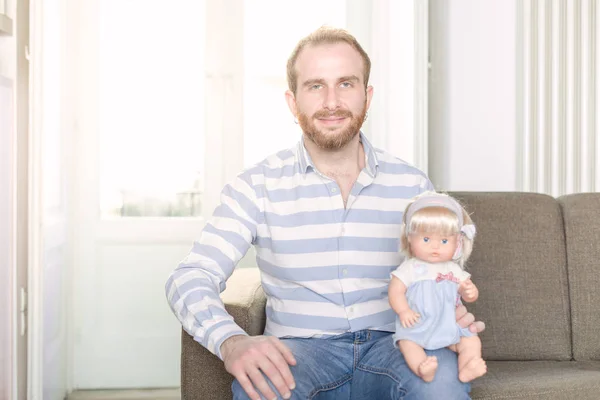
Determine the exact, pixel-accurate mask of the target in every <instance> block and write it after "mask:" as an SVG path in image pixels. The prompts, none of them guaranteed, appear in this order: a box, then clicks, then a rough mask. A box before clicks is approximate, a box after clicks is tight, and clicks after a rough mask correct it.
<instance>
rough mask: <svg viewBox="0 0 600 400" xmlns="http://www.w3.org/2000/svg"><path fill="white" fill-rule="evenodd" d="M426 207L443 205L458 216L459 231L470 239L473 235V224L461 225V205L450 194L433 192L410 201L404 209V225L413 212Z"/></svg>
mask: <svg viewBox="0 0 600 400" xmlns="http://www.w3.org/2000/svg"><path fill="white" fill-rule="evenodd" d="M428 207H443V208H445V209H448V210H450V211H452V212H453V213H454V214H456V217H457V218H458V225H459V229H460V232H461V233H463V234H464V235H465V236H466V237H468V238H469V239H471V240H472V239H473V238H474V237H475V225H473V224H467V225H463V224H464V220H463V213H462V207H461V206H460V204H458V202H457V201H456V200H454V199H453V198H452V197H450V196H442V195H439V194H438V195H435V194H434V195H426V196H423V197H419V198H418V199H417V200H415V202H414V203H412V204H411V205H410V207H409V208H408V210H407V211H406V218H405V221H406V226H407V227H409V226H410V220H411V219H412V216H413V215H414V213H416V212H417V211H419V210H422V209H423V208H428ZM407 233H408V232H407Z"/></svg>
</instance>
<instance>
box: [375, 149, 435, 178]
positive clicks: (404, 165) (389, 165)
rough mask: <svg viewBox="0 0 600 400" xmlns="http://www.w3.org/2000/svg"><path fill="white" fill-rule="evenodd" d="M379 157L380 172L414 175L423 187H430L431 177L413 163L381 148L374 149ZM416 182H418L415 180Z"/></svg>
mask: <svg viewBox="0 0 600 400" xmlns="http://www.w3.org/2000/svg"><path fill="white" fill-rule="evenodd" d="M373 150H374V151H375V155H376V157H377V163H378V167H377V168H378V172H382V173H383V174H386V175H403V176H407V175H412V176H413V178H411V180H414V179H416V180H417V181H418V182H420V184H421V185H422V186H423V187H430V186H431V185H430V183H429V177H428V176H427V174H426V173H425V172H423V171H421V170H420V169H419V168H417V167H416V166H414V165H413V164H411V163H409V162H407V161H404V160H403V159H401V158H399V157H396V156H395V155H393V154H390V153H388V152H387V151H384V150H381V149H373ZM415 183H416V182H415Z"/></svg>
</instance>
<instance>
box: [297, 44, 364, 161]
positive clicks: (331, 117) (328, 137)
mask: <svg viewBox="0 0 600 400" xmlns="http://www.w3.org/2000/svg"><path fill="white" fill-rule="evenodd" d="M295 68H296V71H297V75H298V78H297V79H298V89H297V90H296V94H295V95H294V94H293V93H292V92H290V91H288V92H286V99H287V101H288V106H289V107H290V110H291V111H292V113H293V114H294V115H295V116H296V118H298V123H299V124H300V127H301V128H302V131H303V132H304V134H305V135H306V137H307V138H308V139H310V140H312V141H313V142H314V143H315V144H316V145H317V146H319V147H320V148H322V149H326V150H336V149H340V148H342V147H344V146H345V145H346V144H348V143H349V142H350V141H351V140H352V139H353V138H354V137H355V136H356V135H357V134H358V132H359V130H360V127H361V126H362V124H363V122H364V120H365V115H366V112H367V110H368V108H369V104H370V102H371V97H372V95H373V88H372V87H370V86H369V87H368V88H366V89H365V83H364V77H363V76H364V66H363V60H362V58H361V56H360V54H359V53H358V52H357V51H356V50H354V49H353V48H352V47H351V46H350V45H349V44H347V43H336V44H326V45H319V46H307V47H305V48H304V49H303V50H302V51H301V52H300V55H299V56H298V59H297V60H296V66H295Z"/></svg>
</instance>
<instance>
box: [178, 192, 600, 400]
mask: <svg viewBox="0 0 600 400" xmlns="http://www.w3.org/2000/svg"><path fill="white" fill-rule="evenodd" d="M450 194H451V195H453V196H455V197H456V198H457V199H459V200H460V201H461V202H462V203H463V204H464V205H465V207H466V208H467V210H468V211H469V212H470V213H471V214H472V218H473V220H474V222H475V224H476V226H477V232H478V233H477V237H476V240H475V245H474V249H473V253H472V255H471V258H470V259H469V262H468V264H467V268H468V271H469V272H470V273H471V274H472V277H473V281H474V282H475V283H476V284H477V285H478V287H479V292H480V295H479V299H478V300H477V301H476V302H475V303H472V304H470V305H469V306H468V308H469V311H471V312H473V313H474V314H475V315H476V317H477V319H479V320H482V321H484V322H485V323H486V329H485V331H484V332H483V333H481V334H480V337H481V341H482V344H483V357H484V359H485V360H486V361H487V364H488V373H487V374H486V375H485V376H483V377H481V378H479V379H476V380H475V381H474V382H473V384H472V391H471V396H472V398H473V399H486V400H492V399H494V400H497V399H520V400H524V399H565V400H567V399H568V400H572V399H589V400H598V399H600V261H599V259H600V193H580V194H572V195H567V196H563V197H559V198H557V199H555V198H553V197H551V196H548V195H543V194H536V193H493V192H451V193H450ZM222 298H223V301H224V302H225V304H226V307H227V309H228V311H229V312H230V313H231V314H232V315H233V316H234V318H235V320H236V321H237V323H238V324H239V325H240V326H241V327H242V328H244V329H245V330H246V331H247V332H248V333H249V334H251V335H259V334H261V333H262V332H263V328H264V324H265V311H264V310H265V295H264V292H263V291H262V289H261V286H260V277H259V272H258V270H257V269H256V268H244V269H238V270H236V272H235V273H234V274H233V276H232V278H231V279H230V280H229V281H228V284H227V289H226V290H225V291H224V292H223V293H222ZM231 382H232V377H231V376H230V375H229V374H228V373H227V372H226V371H225V369H224V367H223V363H222V362H221V361H220V360H219V359H218V358H217V357H215V356H214V355H212V354H211V353H209V352H208V351H207V350H205V349H204V348H203V347H202V346H200V345H199V344H198V343H197V342H195V341H194V340H193V339H192V338H191V337H190V336H189V335H188V334H187V333H185V332H183V334H182V343H181V394H182V399H188V400H191V399H214V400H224V399H230V398H231V392H230V385H231Z"/></svg>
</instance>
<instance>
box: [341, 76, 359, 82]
mask: <svg viewBox="0 0 600 400" xmlns="http://www.w3.org/2000/svg"><path fill="white" fill-rule="evenodd" d="M346 81H352V82H360V78H359V77H358V76H356V75H348V76H342V77H341V78H340V79H338V82H346Z"/></svg>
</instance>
